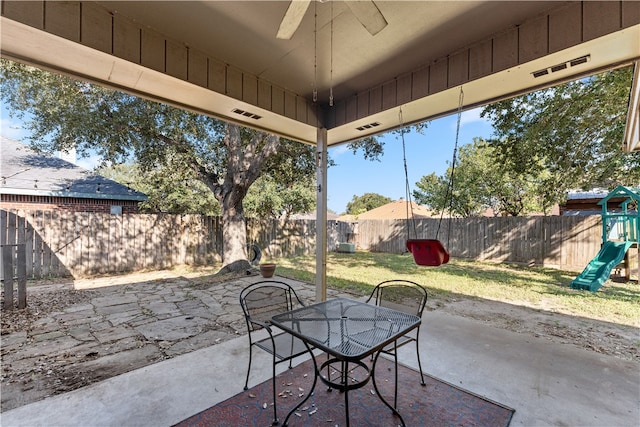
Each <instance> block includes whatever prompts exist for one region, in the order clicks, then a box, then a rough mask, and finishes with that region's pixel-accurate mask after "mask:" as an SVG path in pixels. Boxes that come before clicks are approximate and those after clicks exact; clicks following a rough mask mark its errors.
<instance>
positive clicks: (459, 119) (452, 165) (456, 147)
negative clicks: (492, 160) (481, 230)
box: [436, 86, 464, 247]
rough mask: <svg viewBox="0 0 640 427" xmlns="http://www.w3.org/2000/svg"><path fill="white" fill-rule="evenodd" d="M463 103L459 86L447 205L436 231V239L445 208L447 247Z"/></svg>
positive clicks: (462, 92) (442, 213)
mask: <svg viewBox="0 0 640 427" xmlns="http://www.w3.org/2000/svg"><path fill="white" fill-rule="evenodd" d="M463 103H464V91H463V90H462V86H460V95H459V96H458V123H457V124H456V140H455V143H454V145H453V158H452V159H451V173H450V174H449V183H448V184H447V192H446V194H445V203H448V206H444V205H443V206H442V212H441V213H440V221H438V230H437V231H436V239H437V238H438V234H439V233H440V224H441V223H442V218H443V216H444V211H445V208H446V209H448V210H449V218H448V222H447V224H448V225H447V247H449V239H450V237H451V217H452V216H453V210H452V206H453V177H454V173H455V170H456V160H457V156H458V140H459V138H460V122H461V121H462V105H463Z"/></svg>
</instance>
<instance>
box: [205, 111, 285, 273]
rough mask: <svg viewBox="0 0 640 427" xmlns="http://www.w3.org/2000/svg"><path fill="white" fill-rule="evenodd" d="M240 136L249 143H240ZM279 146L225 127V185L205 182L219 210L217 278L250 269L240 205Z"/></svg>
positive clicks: (266, 138) (262, 136)
mask: <svg viewBox="0 0 640 427" xmlns="http://www.w3.org/2000/svg"><path fill="white" fill-rule="evenodd" d="M245 132H246V131H245ZM243 135H244V137H245V138H247V139H249V138H250V140H249V141H243ZM279 142H280V138H279V137H277V136H275V135H271V134H267V133H264V132H257V131H253V132H252V133H251V134H250V135H247V134H246V133H243V130H242V129H241V128H240V127H239V126H237V125H234V124H227V134H226V136H225V138H224V144H225V146H226V152H227V169H226V173H225V176H224V181H223V182H222V183H219V182H216V181H215V180H214V177H213V176H209V177H208V179H207V184H208V185H209V187H210V188H211V189H212V190H213V193H214V194H215V196H216V198H217V199H218V201H219V202H220V208H221V209H222V263H223V267H222V269H221V270H220V271H219V272H218V274H222V273H227V272H242V271H247V270H249V269H250V268H251V264H250V263H249V261H248V260H247V229H246V224H245V216H244V208H243V206H242V201H243V200H244V197H245V196H246V194H247V191H248V190H249V187H250V186H251V184H253V183H254V182H255V181H256V179H258V177H259V176H260V174H261V172H262V167H263V165H264V164H265V163H266V161H267V160H268V159H269V158H270V157H271V156H273V155H274V154H276V153H277V151H278V147H279Z"/></svg>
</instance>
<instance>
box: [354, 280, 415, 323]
mask: <svg viewBox="0 0 640 427" xmlns="http://www.w3.org/2000/svg"><path fill="white" fill-rule="evenodd" d="M372 301H373V303H374V304H375V305H378V306H380V307H386V308H392V309H394V310H398V311H402V312H404V313H408V314H415V315H416V316H418V317H422V312H423V311H424V307H425V305H426V303H427V290H426V289H425V288H423V287H422V286H420V285H418V284H417V283H415V282H412V281H409V280H387V281H384V282H381V283H379V284H378V285H377V286H376V287H375V288H374V289H373V291H372V292H371V295H370V296H369V299H367V302H368V303H369V302H372Z"/></svg>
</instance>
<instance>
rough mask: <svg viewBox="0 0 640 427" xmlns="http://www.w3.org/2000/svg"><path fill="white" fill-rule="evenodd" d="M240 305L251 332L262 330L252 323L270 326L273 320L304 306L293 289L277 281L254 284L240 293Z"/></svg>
mask: <svg viewBox="0 0 640 427" xmlns="http://www.w3.org/2000/svg"><path fill="white" fill-rule="evenodd" d="M240 305H241V306H242V311H243V312H244V316H245V320H246V321H247V327H248V328H249V331H254V330H256V329H261V326H260V325H257V324H255V323H253V322H252V321H258V322H262V323H264V324H267V325H268V324H270V323H271V318H272V317H273V316H274V315H276V314H280V313H284V312H286V311H289V310H292V309H293V308H294V307H297V306H303V305H304V304H303V303H302V301H301V300H300V298H298V295H297V294H296V292H295V291H294V290H293V288H292V287H291V286H290V285H288V284H286V283H284V282H278V281H275V280H263V281H260V282H256V283H253V284H251V285H249V286H247V287H246V288H244V289H243V290H242V291H241V292H240Z"/></svg>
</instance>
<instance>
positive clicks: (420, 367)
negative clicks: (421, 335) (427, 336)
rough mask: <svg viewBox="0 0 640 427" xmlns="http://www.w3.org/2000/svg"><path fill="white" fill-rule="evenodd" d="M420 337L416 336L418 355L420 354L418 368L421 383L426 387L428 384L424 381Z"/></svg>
mask: <svg viewBox="0 0 640 427" xmlns="http://www.w3.org/2000/svg"><path fill="white" fill-rule="evenodd" d="M418 343H419V341H418V337H417V336H416V355H418V369H419V370H420V385H422V386H423V387H425V386H426V385H427V384H426V383H425V382H424V374H423V373H422V363H421V362H420V345H419V344H418Z"/></svg>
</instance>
